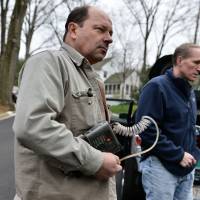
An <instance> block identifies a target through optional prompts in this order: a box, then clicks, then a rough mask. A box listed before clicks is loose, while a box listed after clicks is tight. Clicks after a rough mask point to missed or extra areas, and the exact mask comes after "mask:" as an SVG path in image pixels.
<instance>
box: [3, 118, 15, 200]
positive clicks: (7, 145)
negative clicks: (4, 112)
mask: <svg viewBox="0 0 200 200" xmlns="http://www.w3.org/2000/svg"><path fill="white" fill-rule="evenodd" d="M12 123H13V117H12V118H9V119H5V120H2V121H0V200H12V199H13V196H14V193H15V191H14V155H13V132H12Z"/></svg>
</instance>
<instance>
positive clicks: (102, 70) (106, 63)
mask: <svg viewBox="0 0 200 200" xmlns="http://www.w3.org/2000/svg"><path fill="white" fill-rule="evenodd" d="M111 60H112V57H110V58H105V59H104V60H102V61H100V62H98V63H96V64H94V65H92V67H93V69H94V70H95V71H96V72H97V73H98V74H99V76H100V77H101V78H102V80H103V81H105V80H106V79H107V78H108V76H109V75H110V74H111V72H110V71H111V70H109V69H110V68H111V67H110V61H111Z"/></svg>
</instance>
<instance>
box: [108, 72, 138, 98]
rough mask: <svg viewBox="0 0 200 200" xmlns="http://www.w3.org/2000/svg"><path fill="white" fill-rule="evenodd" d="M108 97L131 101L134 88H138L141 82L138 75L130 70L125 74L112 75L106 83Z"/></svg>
mask: <svg viewBox="0 0 200 200" xmlns="http://www.w3.org/2000/svg"><path fill="white" fill-rule="evenodd" d="M104 83H105V91H106V97H112V98H126V99H130V98H131V95H132V91H133V89H134V88H138V87H139V84H140V81H139V78H138V75H137V73H136V72H135V71H134V70H132V69H128V70H126V72H125V73H123V72H119V73H115V74H112V75H111V76H109V77H108V78H107V79H106V80H105V81H104Z"/></svg>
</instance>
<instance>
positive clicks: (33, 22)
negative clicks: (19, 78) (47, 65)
mask: <svg viewBox="0 0 200 200" xmlns="http://www.w3.org/2000/svg"><path fill="white" fill-rule="evenodd" d="M62 3H63V2H62V1H58V2H57V3H56V4H55V2H54V1H51V0H48V1H42V0H32V1H30V2H29V4H28V8H27V14H26V17H25V22H24V29H23V32H24V36H25V47H26V50H25V58H27V57H29V55H30V53H31V52H30V46H31V42H32V38H33V35H34V33H35V32H36V31H37V30H38V29H39V28H41V27H43V26H45V24H46V25H47V24H53V22H52V21H51V14H52V13H55V10H56V9H57V8H58V7H59V6H60V5H61V4H62ZM52 27H53V25H52ZM55 31H56V30H55V29H54V30H53V32H54V33H55ZM50 39H52V35H50V36H49V37H48V40H46V41H48V43H49V41H51V40H50ZM44 44H46V42H43V43H42V45H44ZM39 48H41V47H39Z"/></svg>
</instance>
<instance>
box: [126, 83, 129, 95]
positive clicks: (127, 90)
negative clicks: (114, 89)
mask: <svg viewBox="0 0 200 200" xmlns="http://www.w3.org/2000/svg"><path fill="white" fill-rule="evenodd" d="M126 94H129V85H126Z"/></svg>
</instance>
